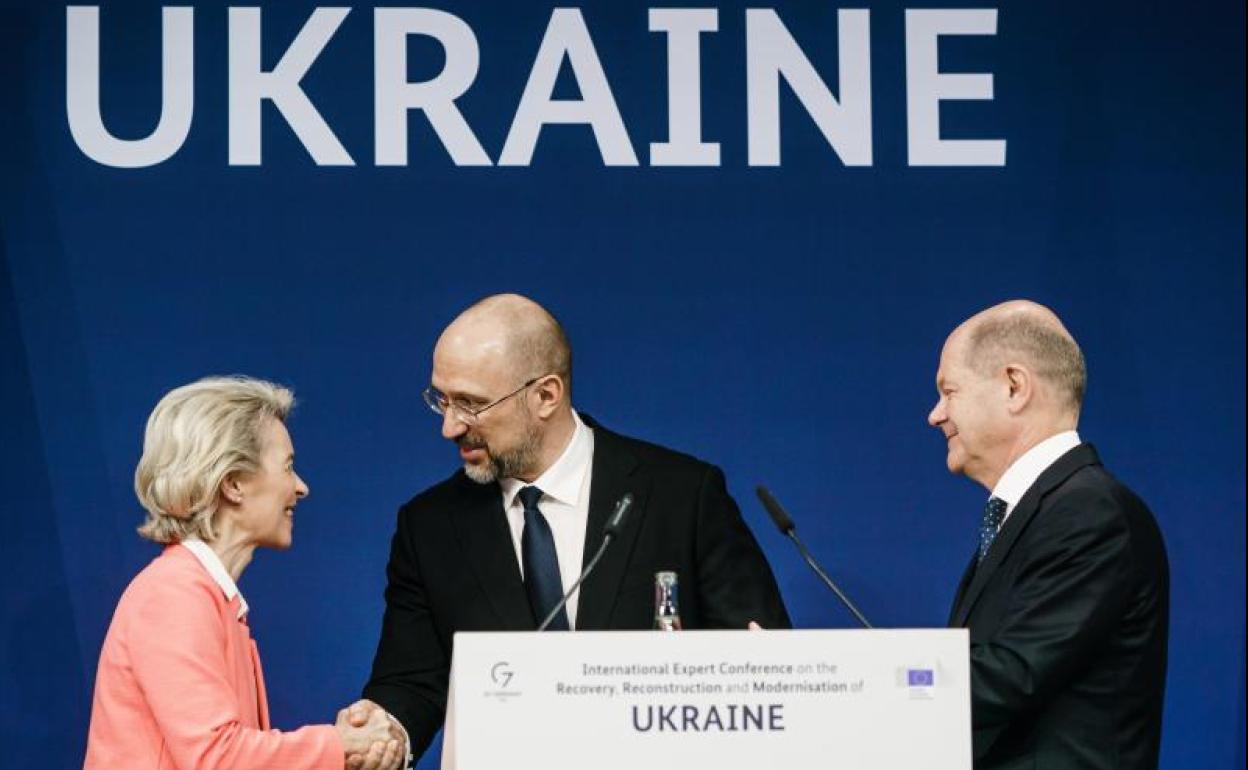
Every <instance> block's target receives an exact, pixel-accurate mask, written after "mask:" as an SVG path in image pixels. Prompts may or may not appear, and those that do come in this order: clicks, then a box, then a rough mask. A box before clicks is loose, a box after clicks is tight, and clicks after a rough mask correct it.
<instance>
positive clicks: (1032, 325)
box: [966, 313, 1088, 414]
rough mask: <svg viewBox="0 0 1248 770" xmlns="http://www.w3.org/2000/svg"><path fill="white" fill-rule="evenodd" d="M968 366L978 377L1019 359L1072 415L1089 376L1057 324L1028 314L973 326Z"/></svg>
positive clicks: (1070, 340) (1074, 346) (1077, 351)
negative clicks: (1052, 390) (1027, 365)
mask: <svg viewBox="0 0 1248 770" xmlns="http://www.w3.org/2000/svg"><path fill="white" fill-rule="evenodd" d="M966 351H967V352H966V356H967V362H968V363H969V364H970V365H971V367H972V368H973V369H975V370H976V371H978V372H979V373H980V374H985V375H986V374H991V373H994V372H996V371H997V370H998V369H1000V368H1001V367H1002V366H1005V365H1006V364H1007V363H1009V359H1010V358H1014V357H1021V358H1022V359H1023V362H1024V363H1027V364H1030V365H1031V366H1032V367H1033V368H1034V369H1035V371H1036V374H1037V375H1038V376H1039V377H1041V378H1042V379H1044V380H1045V381H1047V382H1048V383H1050V384H1051V385H1053V386H1054V387H1055V388H1057V390H1058V393H1059V395H1061V396H1062V397H1063V399H1064V400H1065V401H1066V406H1067V408H1069V409H1071V410H1073V411H1074V413H1075V414H1078V413H1079V410H1080V409H1081V408H1082V407H1083V395H1084V392H1085V391H1086V390H1087V385H1088V372H1087V366H1086V364H1085V363H1084V360H1083V351H1081V350H1080V349H1079V345H1078V343H1076V342H1075V340H1074V338H1073V337H1071V336H1070V335H1069V334H1068V333H1066V331H1065V330H1064V329H1063V328H1061V326H1060V325H1059V324H1054V323H1051V322H1048V321H1047V320H1046V319H1043V318H1037V317H1036V316H1035V314H1031V313H1012V314H1009V315H1006V316H1004V317H999V318H987V319H984V320H983V321H980V322H979V323H977V324H975V326H974V328H973V329H972V330H971V334H970V343H969V344H968V345H967V349H966Z"/></svg>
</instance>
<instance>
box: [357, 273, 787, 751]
mask: <svg viewBox="0 0 1248 770" xmlns="http://www.w3.org/2000/svg"><path fill="white" fill-rule="evenodd" d="M431 379H432V381H431V384H430V387H429V388H428V389H427V390H426V391H425V393H424V398H425V401H426V403H428V405H429V407H430V408H431V409H432V410H433V411H434V412H435V413H436V414H437V415H439V416H440V417H441V420H442V423H441V425H442V436H443V437H444V438H446V439H447V440H449V441H452V442H454V443H455V445H456V446H457V448H458V450H459V457H460V460H461V462H462V463H463V467H462V468H461V469H460V470H458V471H456V472H455V474H454V475H452V476H451V477H450V478H448V479H447V480H446V481H443V482H442V483H440V484H437V485H435V486H433V487H431V488H430V489H427V490H425V491H424V492H421V493H420V494H419V495H417V496H416V497H414V498H412V500H411V501H409V502H408V503H407V504H406V505H404V506H403V507H402V508H401V509H400V510H399V515H398V528H397V531H396V532H395V535H394V539H393V541H392V545H391V553H390V563H389V566H388V568H387V577H388V585H387V588H386V612H385V617H384V619H383V621H382V629H381V640H380V642H379V644H378V647H377V655H376V658H375V659H374V661H373V671H372V677H371V679H370V680H369V683H368V685H367V686H366V687H365V689H364V697H365V698H366V699H368V700H369V701H371V702H372V703H374V704H377V706H379V707H380V708H384V709H385V710H386V711H387V712H389V713H390V714H391V715H392V716H394V717H395V718H397V719H398V720H399V721H400V722H401V723H402V724H403V726H404V727H405V728H406V730H407V732H408V735H409V737H410V743H411V747H412V750H413V753H414V754H415V755H416V756H419V755H420V754H421V753H422V752H423V751H424V750H425V748H427V747H428V745H429V743H430V741H432V739H433V737H434V735H435V734H436V733H437V731H438V730H439V729H440V728H441V727H442V723H443V720H444V718H445V714H446V695H447V686H448V677H449V670H450V661H451V644H452V638H453V635H454V633H455V632H456V631H532V630H534V629H535V628H536V627H537V625H538V623H539V622H540V621H541V620H542V618H544V617H545V616H546V615H547V614H548V613H549V612H550V611H552V610H553V609H554V607H555V606H556V605H557V602H558V601H559V599H560V598H561V596H562V595H563V593H564V592H565V591H566V590H567V589H569V588H571V586H572V583H573V582H574V581H575V580H576V578H577V576H578V575H579V574H580V572H581V569H582V566H583V564H584V563H586V559H587V558H588V556H589V555H592V554H593V553H594V552H595V551H596V550H597V549H598V546H599V545H600V544H601V542H602V537H603V527H604V525H605V523H606V521H607V517H608V516H609V515H610V513H611V511H612V509H613V508H614V506H615V503H616V501H618V500H619V499H620V498H621V497H622V496H623V495H624V494H626V493H628V494H632V495H633V498H634V505H633V508H632V510H631V512H630V514H629V519H628V521H627V523H626V524H625V526H624V528H623V530H622V532H621V533H620V535H619V536H618V538H617V540H618V542H616V543H615V544H614V545H613V546H612V547H611V548H610V549H608V550H607V552H606V554H605V555H604V557H603V559H602V561H601V562H600V563H599V564H598V567H597V569H596V570H595V571H594V572H593V574H592V575H590V577H589V578H588V579H587V580H586V581H585V583H584V584H583V585H582V586H581V588H580V590H579V591H578V592H577V593H576V594H573V596H572V599H571V600H570V601H569V602H568V603H567V605H566V607H565V608H564V609H563V610H561V611H560V612H558V613H557V614H556V615H555V617H554V620H553V622H552V623H551V625H550V628H551V629H556V630H605V629H648V628H650V627H651V624H652V623H653V620H654V617H653V615H654V606H653V601H654V576H655V573H656V572H659V571H669V570H671V571H675V572H677V573H678V575H679V579H680V586H681V594H680V601H681V604H680V614H681V620H682V622H683V624H684V627H685V628H689V629H697V628H745V627H746V626H747V625H748V624H749V623H750V622H758V623H759V624H761V625H763V626H765V627H770V628H787V627H789V625H790V622H789V616H788V613H787V612H786V610H785V607H784V602H783V601H782V599H781V598H780V592H779V589H778V588H777V586H776V581H775V577H774V576H773V575H772V572H771V568H770V567H769V566H768V564H767V561H766V559H765V558H764V556H763V554H762V551H761V550H760V549H759V547H758V543H757V542H756V541H755V539H754V537H753V535H752V534H751V533H750V531H749V529H748V528H747V527H746V525H745V523H744V522H743V521H742V519H741V514H740V511H739V510H738V508H737V506H736V503H734V502H733V500H732V498H731V497H730V496H729V494H728V491H727V487H726V484H725V481H724V475H723V473H722V472H721V471H720V470H719V469H718V468H715V467H714V466H712V465H708V464H707V463H704V462H702V461H700V460H697V459H695V458H693V457H690V456H688V455H684V454H680V453H677V452H673V451H671V450H668V449H664V448H662V447H658V446H655V445H653V444H648V443H644V442H641V441H636V440H634V439H630V438H626V437H624V436H620V435H617V434H615V433H612V432H610V431H608V430H607V429H605V428H603V427H602V426H601V425H599V424H597V423H596V422H594V421H593V419H591V418H590V417H589V416H587V415H584V414H580V413H578V412H577V411H576V410H575V409H573V408H572V401H571V395H572V352H571V348H570V346H569V345H568V341H567V336H566V335H565V334H564V331H563V329H562V327H560V325H559V323H558V322H557V321H556V320H555V319H554V317H553V316H551V315H550V313H548V312H547V311H546V310H545V309H543V308H542V307H541V306H540V305H538V304H537V303H535V302H533V301H531V300H529V299H526V298H524V297H520V296H517V295H514V294H505V295H497V296H493V297H488V298H486V299H484V300H482V301H481V302H479V303H477V304H476V305H473V306H472V307H470V308H468V309H467V310H466V311H464V312H463V313H462V314H461V315H460V316H459V317H458V318H456V319H455V320H454V322H452V323H451V325H450V326H448V327H447V328H446V330H445V331H444V332H443V333H442V336H441V337H440V338H439V339H438V342H437V345H436V347H435V349H434V353H433V375H432V378H431Z"/></svg>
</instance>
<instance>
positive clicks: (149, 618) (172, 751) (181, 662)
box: [83, 545, 343, 770]
mask: <svg viewBox="0 0 1248 770" xmlns="http://www.w3.org/2000/svg"><path fill="white" fill-rule="evenodd" d="M239 606H240V605H239V597H238V596H235V597H234V598H233V599H232V600H229V601H227V600H226V598H225V595H224V594H223V593H222V591H221V588H220V587H219V586H218V585H217V584H216V583H215V582H213V579H212V577H211V576H209V574H208V572H207V571H206V570H205V569H204V568H203V566H202V565H201V564H200V563H199V561H198V560H197V559H196V558H195V555H194V554H192V553H191V552H190V551H188V550H187V549H186V548H183V547H182V546H180V545H171V546H169V547H167V548H166V549H165V550H164V552H163V553H161V555H160V556H158V557H156V559H154V560H153V561H152V563H151V564H149V565H148V566H147V567H146V568H144V569H143V571H142V572H140V573H139V574H138V575H137V576H136V577H135V578H134V580H133V581H132V582H131V583H130V586H129V588H127V589H126V591H125V593H124V594H122V596H121V601H119V602H118V603H117V610H116V612H114V613H113V622H112V625H111V626H109V629H108V635H107V636H106V637H105V639H104V648H103V650H101V651H100V667H99V671H98V672H97V674H96V679H95V700H94V702H93V704H92V707H91V730H90V734H89V736H88V738H87V758H86V762H85V763H84V765H83V767H84V770H149V769H150V770H227V769H228V770H253V769H254V770H287V769H289V770H342V766H343V748H342V743H341V741H340V740H339V739H338V733H337V731H336V730H335V729H334V728H333V726H332V725H315V726H311V727H303V728H300V729H298V730H295V731H293V732H286V733H283V732H280V731H278V730H271V729H269V707H268V702H267V699H266V697H265V690H264V675H263V673H262V672H261V670H260V656H259V654H258V652H257V651H256V643H255V642H254V641H252V639H251V634H250V632H249V631H248V629H247V624H246V623H245V622H244V621H242V620H239V619H238V610H239Z"/></svg>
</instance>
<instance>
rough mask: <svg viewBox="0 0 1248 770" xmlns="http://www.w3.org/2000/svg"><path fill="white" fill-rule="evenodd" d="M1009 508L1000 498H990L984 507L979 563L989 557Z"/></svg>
mask: <svg viewBox="0 0 1248 770" xmlns="http://www.w3.org/2000/svg"><path fill="white" fill-rule="evenodd" d="M1007 507H1009V506H1008V505H1006V502H1005V501H1004V500H1002V499H1001V498H999V497H990V498H988V504H987V505H985V506H984V520H983V522H981V523H980V525H979V561H980V562H981V563H982V562H983V560H984V557H985V556H987V555H988V549H989V548H991V547H992V541H993V540H996V538H997V530H998V529H999V528H1000V527H1001V522H1002V520H1004V519H1005V509H1006V508H1007Z"/></svg>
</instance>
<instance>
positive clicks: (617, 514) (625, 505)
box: [537, 492, 633, 631]
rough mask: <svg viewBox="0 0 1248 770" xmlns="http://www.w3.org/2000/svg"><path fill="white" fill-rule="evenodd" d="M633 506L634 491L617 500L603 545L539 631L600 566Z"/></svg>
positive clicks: (539, 628)
mask: <svg viewBox="0 0 1248 770" xmlns="http://www.w3.org/2000/svg"><path fill="white" fill-rule="evenodd" d="M632 507H633V493H632V492H625V493H624V496H623V497H621V498H620V499H619V500H617V501H616V503H615V510H614V511H612V512H611V518H609V519H607V524H606V526H605V527H603V528H602V545H600V546H598V552H597V553H595V554H594V558H592V559H590V560H589V564H588V565H587V566H586V567H585V569H583V570H581V576H580V577H578V578H577V579H576V582H575V583H573V584H572V587H571V588H569V589H568V592H567V593H566V594H564V595H563V598H562V599H560V600H559V603H558V604H556V605H555V606H554V609H552V610H551V611H550V614H548V615H547V616H546V619H545V620H543V621H542V624H541V625H540V626H538V627H537V630H538V631H545V630H546V627H547V626H549V625H550V623H551V621H553V620H554V619H555V616H556V615H558V614H559V610H561V609H563V607H564V605H566V604H567V603H568V600H569V599H571V598H572V594H574V593H576V589H578V588H580V587H581V583H584V582H585V578H587V577H589V573H591V572H593V571H594V567H597V566H598V560H599V559H601V558H602V555H603V554H604V553H606V550H607V546H608V545H610V544H611V541H612V540H613V539H614V538H615V536H616V535H618V534H620V530H621V529H623V527H624V519H625V517H626V516H627V515H628V509H629V508H632Z"/></svg>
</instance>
